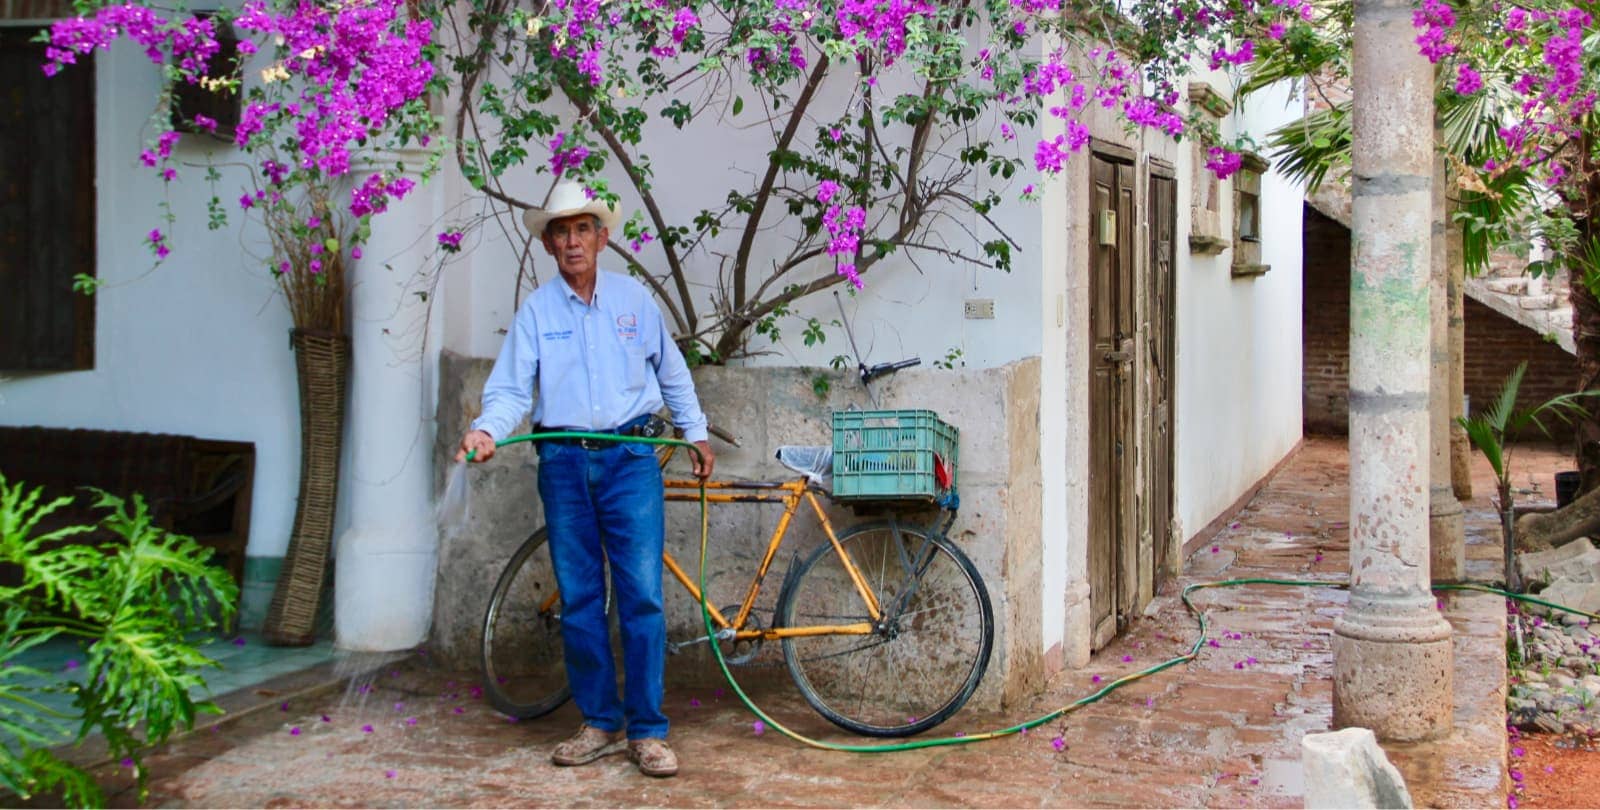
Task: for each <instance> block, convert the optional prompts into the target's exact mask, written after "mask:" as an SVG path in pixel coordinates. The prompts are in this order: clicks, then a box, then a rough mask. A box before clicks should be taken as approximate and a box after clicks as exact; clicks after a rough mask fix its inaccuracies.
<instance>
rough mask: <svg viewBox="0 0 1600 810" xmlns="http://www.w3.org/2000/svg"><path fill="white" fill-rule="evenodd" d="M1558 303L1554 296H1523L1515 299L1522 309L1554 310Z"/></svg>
mask: <svg viewBox="0 0 1600 810" xmlns="http://www.w3.org/2000/svg"><path fill="white" fill-rule="evenodd" d="M1560 303H1561V302H1560V301H1558V300H1556V297H1555V296H1554V295H1524V296H1522V297H1521V298H1518V299H1517V305H1518V306H1520V307H1522V308H1523V309H1555V308H1556V307H1557V306H1559V305H1560Z"/></svg>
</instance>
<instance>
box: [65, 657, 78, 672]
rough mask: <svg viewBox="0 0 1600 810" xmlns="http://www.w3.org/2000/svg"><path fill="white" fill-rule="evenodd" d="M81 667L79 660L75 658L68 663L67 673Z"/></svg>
mask: <svg viewBox="0 0 1600 810" xmlns="http://www.w3.org/2000/svg"><path fill="white" fill-rule="evenodd" d="M79 666H81V665H80V664H79V663H78V660H77V659H76V658H74V659H72V660H70V661H68V662H67V671H68V672H71V671H72V670H75V669H77V668H78V667H79Z"/></svg>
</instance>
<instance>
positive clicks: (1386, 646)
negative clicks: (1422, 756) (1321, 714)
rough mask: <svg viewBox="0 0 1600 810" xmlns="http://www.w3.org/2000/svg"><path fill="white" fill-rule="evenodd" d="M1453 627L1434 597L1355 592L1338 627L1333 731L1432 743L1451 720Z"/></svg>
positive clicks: (1445, 730)
mask: <svg viewBox="0 0 1600 810" xmlns="http://www.w3.org/2000/svg"><path fill="white" fill-rule="evenodd" d="M1450 634H1451V627H1450V623H1449V622H1446V621H1445V620H1444V617H1443V616H1441V615H1439V612H1438V610H1437V609H1436V608H1435V606H1434V603H1433V597H1432V595H1430V594H1422V595H1420V596H1407V597H1373V596H1370V595H1361V594H1357V593H1354V592H1352V593H1351V594H1350V607H1349V609H1348V610H1346V611H1345V614H1344V615H1343V616H1341V617H1339V618H1338V619H1337V620H1335V621H1334V623H1333V726H1334V728H1349V727H1352V726H1359V727H1361V728H1370V729H1372V731H1373V733H1375V734H1377V735H1378V739H1380V740H1384V741H1394V742H1414V741H1418V740H1428V739H1434V738H1437V737H1441V736H1444V735H1445V734H1448V733H1449V732H1450V729H1451V723H1452V706H1451V696H1452V694H1453V682H1454V667H1453V665H1452V660H1451V659H1452V648H1451V640H1450Z"/></svg>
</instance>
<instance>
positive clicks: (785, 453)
mask: <svg viewBox="0 0 1600 810" xmlns="http://www.w3.org/2000/svg"><path fill="white" fill-rule="evenodd" d="M777 455H778V462H779V463H780V464H782V465H783V466H785V467H788V468H789V469H791V470H794V471H795V472H797V473H800V474H801V475H803V476H805V477H806V479H807V480H809V481H810V482H811V483H813V484H816V485H817V486H819V487H822V488H823V489H826V490H829V491H832V490H833V448H832V447H813V446H809V445H800V444H786V445H784V446H782V447H779V448H778V454H777Z"/></svg>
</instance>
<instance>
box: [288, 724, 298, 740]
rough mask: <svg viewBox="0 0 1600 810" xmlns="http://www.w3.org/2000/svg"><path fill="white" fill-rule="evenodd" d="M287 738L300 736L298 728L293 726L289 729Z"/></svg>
mask: <svg viewBox="0 0 1600 810" xmlns="http://www.w3.org/2000/svg"><path fill="white" fill-rule="evenodd" d="M289 736H291V737H298V736H300V727H299V726H295V727H294V728H291V729H289Z"/></svg>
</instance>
